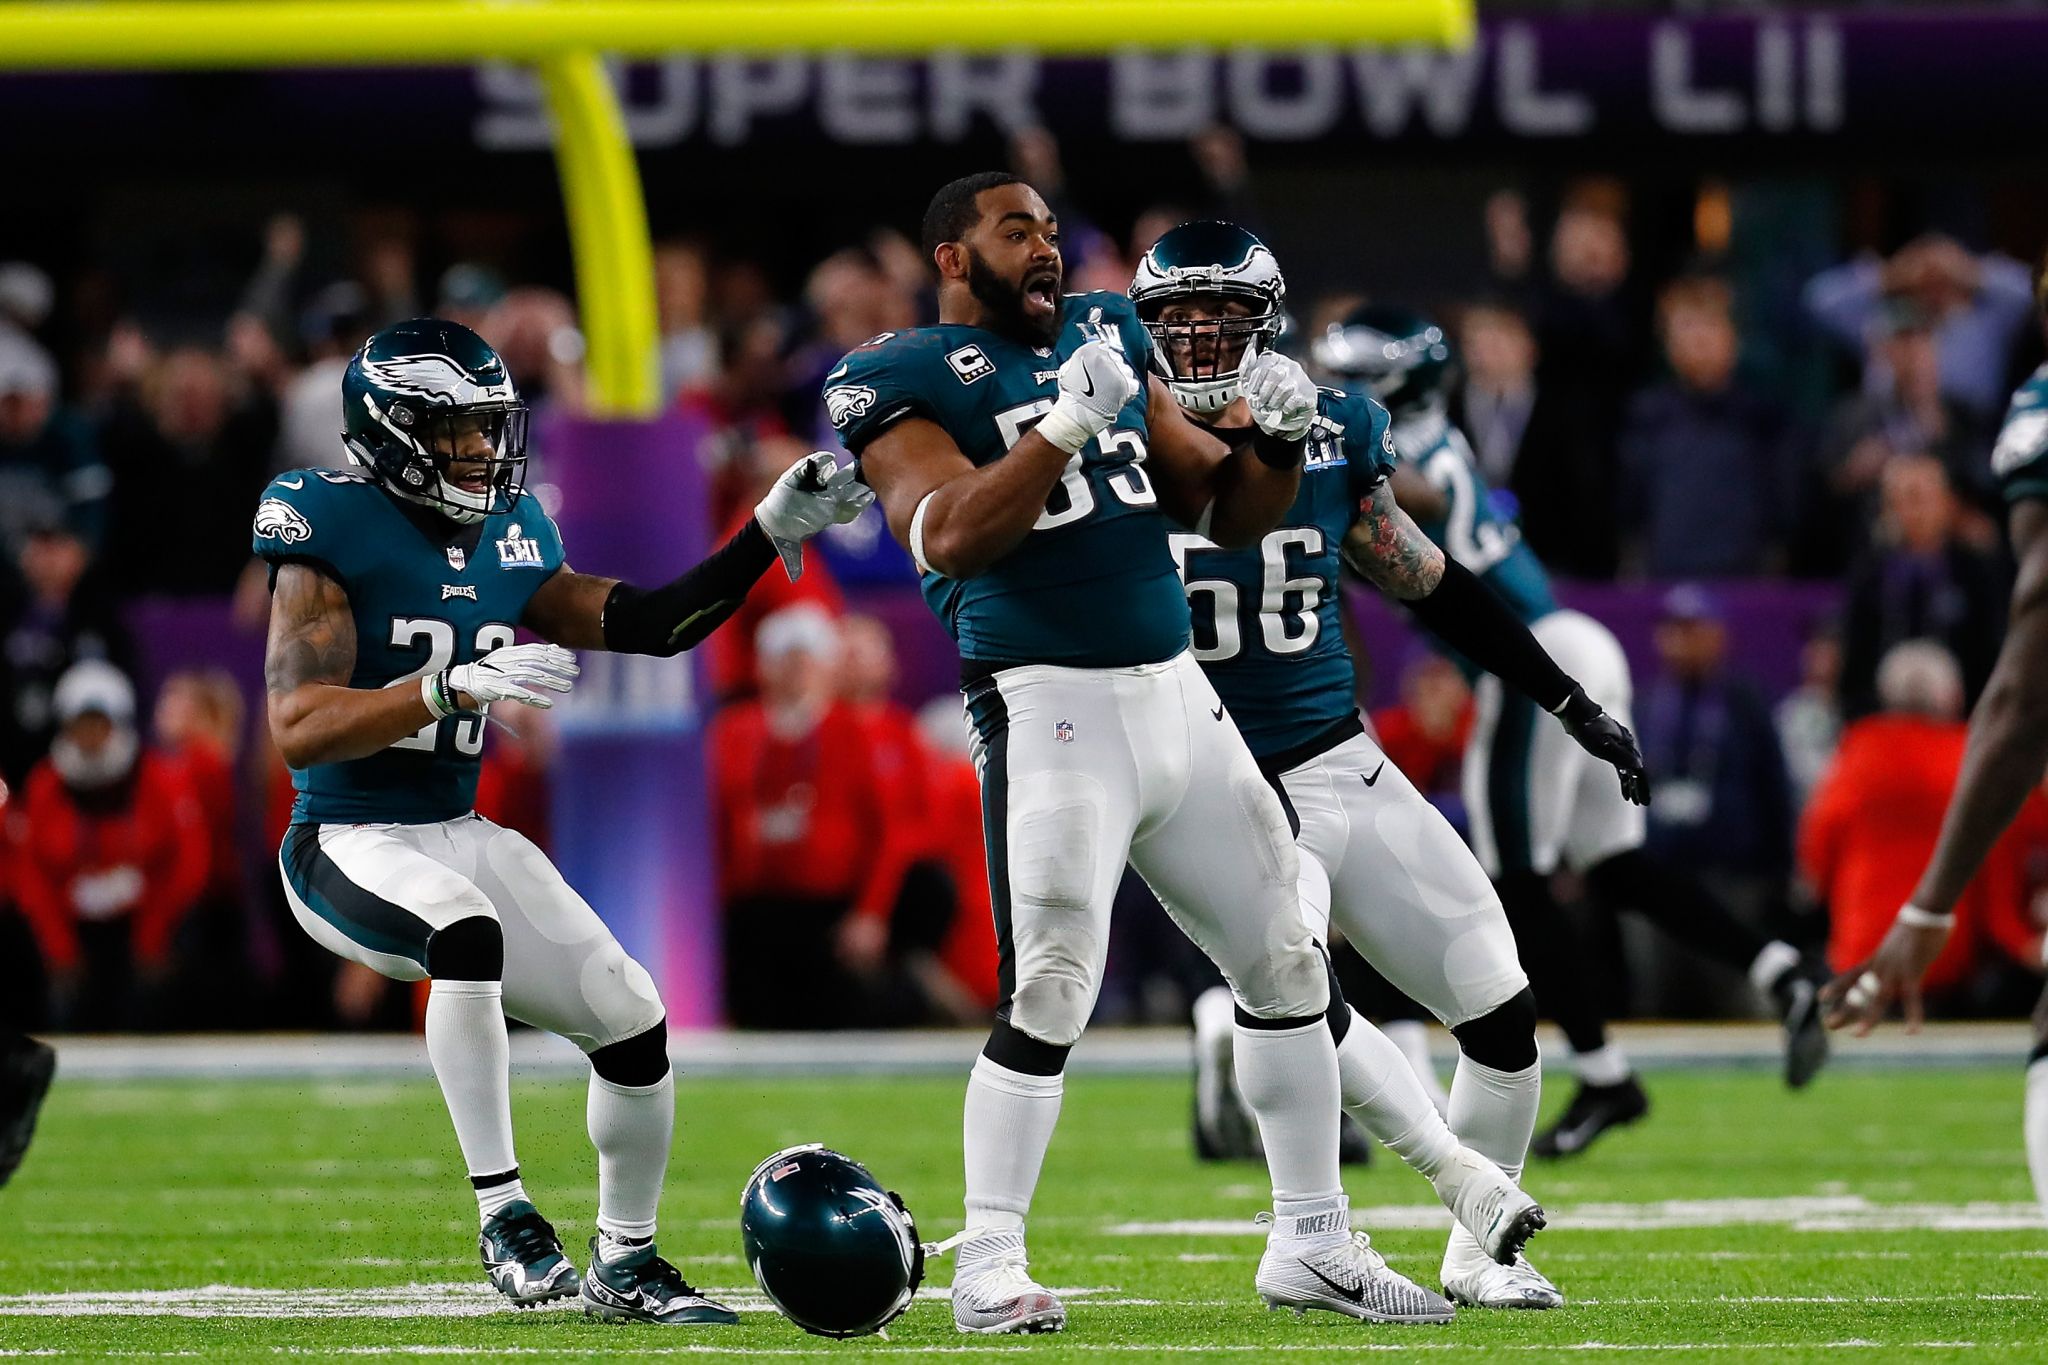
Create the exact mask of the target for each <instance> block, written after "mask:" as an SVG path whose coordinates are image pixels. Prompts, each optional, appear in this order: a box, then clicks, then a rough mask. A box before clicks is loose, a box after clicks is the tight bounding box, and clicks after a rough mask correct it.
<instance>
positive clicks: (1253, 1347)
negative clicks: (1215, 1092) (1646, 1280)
mask: <svg viewBox="0 0 2048 1365" xmlns="http://www.w3.org/2000/svg"><path fill="white" fill-rule="evenodd" d="M615 1342H616V1337H615V1336H612V1337H610V1338H609V1339H608V1340H607V1341H606V1343H605V1345H604V1347H603V1348H602V1349H603V1354H605V1355H607V1356H825V1355H830V1354H831V1353H833V1352H835V1351H838V1350H841V1349H842V1348H841V1347H840V1346H839V1345H838V1343H825V1342H821V1343H819V1344H818V1345H815V1346H718V1345H713V1344H710V1343H689V1344H685V1345H680V1346H635V1345H631V1344H626V1345H618V1344H614V1343H615ZM1076 1344H1077V1345H1079V1343H1076ZM1976 1348H1977V1343H1976V1342H1972V1341H1872V1340H1868V1339H1865V1338H1862V1337H1851V1338H1848V1339H1846V1340H1843V1341H1796V1342H1783V1341H1725V1340H1723V1341H1668V1342H1615V1341H1578V1342H1552V1343H1542V1344H1539V1343H1535V1342H1415V1343H1414V1344H1412V1345H1411V1344H1406V1343H1401V1342H1392V1341H1359V1342H1346V1343H1344V1344H1342V1345H1338V1344H1336V1343H1333V1342H1319V1343H1311V1342H1261V1343H1249V1342H1215V1343H1195V1342H1170V1343H1169V1342H1159V1343H1148V1342H1142V1341H1114V1342H1097V1341H1091V1342H1087V1343H1085V1349H1086V1350H1087V1351H1089V1352H1090V1353H1102V1354H1109V1353H1118V1354H1160V1355H1249V1354H1254V1353H1256V1354H1261V1355H1265V1354H1272V1355H1295V1354H1303V1353H1308V1352H1320V1353H1329V1352H1332V1351H1343V1352H1346V1353H1358V1354H1374V1355H1388V1354H1401V1353H1404V1352H1423V1351H1427V1352H1431V1353H1435V1354H1443V1353H1447V1352H1451V1353H1455V1352H1465V1353H1468V1354H1472V1355H1482V1356H1490V1355H1497V1354H1551V1353H1557V1352H1572V1353H1584V1354H1588V1355H1631V1354H1638V1353H1650V1354H1660V1355H1661V1354H1669V1353H1671V1352H1715V1353H1727V1352H1731V1351H1742V1352H1764V1351H1777V1352H1784V1351H1914V1350H1918V1351H1970V1350H1975V1349H1976ZM1045 1349H1046V1347H1045V1346H1044V1345H1043V1344H1038V1343H1026V1342H1014V1343H1007V1342H1006V1343H997V1342H988V1343H975V1344H967V1345H959V1346H922V1345H917V1346H913V1345H903V1346H898V1345H894V1344H879V1345H874V1346H870V1347H868V1348H867V1350H866V1352H865V1353H866V1354H872V1355H918V1356H928V1355H935V1356H988V1355H1023V1354H1033V1353H1039V1354H1042V1353H1043V1351H1044V1350H1045ZM270 1353H271V1354H272V1355H275V1356H323V1357H325V1356H475V1355H491V1356H518V1357H521V1358H528V1359H549V1358H557V1357H570V1356H574V1357H584V1356H589V1355H590V1354H592V1348H591V1347H588V1346H583V1347H576V1346H560V1347H543V1346H502V1345H495V1344H494V1345H491V1346H488V1347H485V1346H458V1345H439V1344H436V1345H429V1344H424V1343H422V1344H407V1343H394V1344H391V1345H384V1346H273V1347H271V1348H270ZM76 1354H78V1352H77V1351H75V1350H50V1349H45V1350H33V1351H9V1350H0V1357H15V1356H55V1355H76ZM94 1354H96V1355H100V1356H116V1357H124V1358H137V1359H151V1360H155V1359H171V1358H185V1357H191V1356H197V1355H200V1354H203V1353H202V1352H198V1351H99V1352H94Z"/></svg>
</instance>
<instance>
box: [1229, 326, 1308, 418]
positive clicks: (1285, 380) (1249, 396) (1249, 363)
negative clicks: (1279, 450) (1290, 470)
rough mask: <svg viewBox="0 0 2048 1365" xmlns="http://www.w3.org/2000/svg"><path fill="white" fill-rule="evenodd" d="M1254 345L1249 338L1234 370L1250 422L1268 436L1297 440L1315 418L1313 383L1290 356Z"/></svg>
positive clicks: (1253, 341)
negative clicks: (1249, 412)
mask: <svg viewBox="0 0 2048 1365" xmlns="http://www.w3.org/2000/svg"><path fill="white" fill-rule="evenodd" d="M1257 348H1258V339H1257V338H1253V339H1252V341H1251V342H1249V343H1248V344H1247V345H1246V348H1245V357H1244V360H1243V362H1242V366H1241V368H1240V369H1239V370H1238V375H1239V382H1240V387H1241V388H1242V389H1243V391H1244V401H1245V404H1246V406H1248V407H1250V408H1251V410H1252V421H1254V422H1256V423H1257V424H1258V427H1259V430H1260V431H1263V432H1265V433H1266V434H1267V435H1268V436H1275V437H1278V438H1279V439H1280V440H1283V441H1299V440H1300V439H1301V438H1302V437H1304V436H1306V435H1308V429H1309V426H1310V425H1311V424H1312V423H1313V422H1314V421H1315V419H1316V383H1315V381H1314V380H1313V379H1310V378H1309V377H1308V371H1307V370H1304V369H1302V368H1301V365H1300V364H1299V363H1298V362H1296V361H1295V360H1294V359H1293V358H1291V357H1289V356H1284V355H1281V354H1280V353H1279V352H1278V351H1261V350H1259V349H1257Z"/></svg>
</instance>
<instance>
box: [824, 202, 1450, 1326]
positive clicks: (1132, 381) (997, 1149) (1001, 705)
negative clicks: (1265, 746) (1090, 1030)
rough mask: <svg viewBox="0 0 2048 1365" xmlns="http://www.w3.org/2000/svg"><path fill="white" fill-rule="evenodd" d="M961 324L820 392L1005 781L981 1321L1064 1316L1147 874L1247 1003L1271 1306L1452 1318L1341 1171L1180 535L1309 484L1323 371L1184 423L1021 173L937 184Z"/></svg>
mask: <svg viewBox="0 0 2048 1365" xmlns="http://www.w3.org/2000/svg"><path fill="white" fill-rule="evenodd" d="M923 236H924V247H925V251H926V254H927V256H928V258H929V259H930V260H931V261H932V263H933V264H934V265H935V266H936V267H937V269H938V273H939V276H940V284H939V317H940V322H939V325H937V326H934V327H920V328H915V329H912V330H908V331H903V332H898V333H891V334H884V335H882V336H879V337H876V338H874V339H873V340H872V341H870V342H868V343H867V344H866V345H864V346H861V347H859V348H857V349H856V350H854V351H853V352H852V353H851V354H850V355H848V356H847V357H846V360H845V362H844V363H843V364H841V365H840V366H839V367H838V368H837V369H835V370H834V371H832V373H831V374H830V375H829V376H828V377H827V379H826V384H825V390H824V399H825V403H826V406H827V410H828V411H829V412H830V414H831V416H832V419H833V421H834V423H835V424H836V425H837V427H838V429H839V434H840V437H841V439H842V440H844V441H845V442H846V445H847V447H848V449H850V450H852V451H853V452H854V454H855V455H856V457H857V458H858V460H859V462H860V467H861V470H862V477H863V478H864V479H865V480H866V481H867V482H868V483H869V484H871V485H872V486H873V487H874V489H875V492H876V494H877V495H878V496H879V497H880V498H881V500H882V504H883V507H884V510H885V511H886V512H887V514H888V520H889V527H890V530H891V532H892V533H893V534H894V535H895V536H896V538H897V539H898V540H899V541H900V542H901V543H902V544H903V545H904V546H905V547H906V548H907V549H908V550H909V552H910V554H911V557H912V559H913V560H914V561H915V562H916V564H917V567H918V569H919V571H920V572H921V574H922V575H923V584H924V592H925V597H926V599H927V601H928V602H929V603H930V604H931V606H932V609H933V610H934V611H935V612H936V613H937V614H938V616H939V618H940V619H941V621H943V622H944V623H945V625H946V627H947V629H948V630H949V631H950V632H951V633H952V635H953V638H954V639H955V640H956V641H957V642H958V644H959V648H960V656H961V661H962V666H963V673H964V675H965V688H966V693H967V710H968V713H969V716H970V718H971V721H972V726H973V732H974V750H975V756H976V760H977V766H978V767H979V769H980V775H981V781H982V794H983V805H984V813H985V821H986V826H987V835H988V851H989V881H990V891H991V895H992V900H993V904H994V911H995V919H996V931H997V937H998V942H999V946H1000V959H999V961H1000V981H1001V1004H1000V1007H999V1009H998V1011H997V1019H996V1022H995V1025H994V1027H993V1028H992V1030H991V1032H990V1035H989V1040H988V1043H987V1044H986V1046H985V1047H984V1049H983V1051H982V1054H981V1056H980V1058H979V1059H978V1060H977V1061H976V1063H975V1066H974V1070H973V1073H972V1075H971V1076H970V1078H969V1080H968V1086H967V1100H966V1114H965V1120H964V1148H965V1152H964V1155H965V1162H966V1192H967V1200H966V1204H967V1217H966V1227H965V1229H964V1231H963V1232H962V1234H961V1235H960V1237H959V1238H958V1239H956V1241H957V1243H958V1244H959V1256H960V1259H959V1262H958V1265H957V1267H956V1270H955V1274H954V1277H953V1287H952V1303H953V1318H954V1322H955V1324H956V1325H957V1326H958V1327H960V1329H961V1330H963V1331H968V1332H983V1333H1004V1332H1042V1331H1057V1330H1059V1329H1060V1328H1061V1327H1063V1326H1064V1325H1065V1322H1066V1309H1065V1306H1064V1305H1063V1304H1062V1303H1061V1302H1060V1300H1059V1298H1058V1296H1057V1295H1055V1294H1053V1293H1052V1292H1051V1291H1050V1290H1048V1289H1046V1288H1045V1287H1044V1286H1043V1285H1041V1284H1039V1283H1038V1282H1037V1281H1036V1280H1035V1279H1033V1277H1032V1276H1031V1274H1030V1271H1029V1265H1028V1260H1027V1255H1026V1247H1025V1217H1026V1215H1027V1214H1028V1213H1029V1211H1030V1206H1031V1196H1032V1192H1033V1189H1034V1187H1035V1186H1036V1185H1037V1182H1038V1175H1039V1169H1040V1166H1041V1163H1042V1162H1043V1160H1044V1156H1045V1152H1046V1148H1047V1146H1048V1144H1049V1143H1050V1142H1051V1140H1052V1132H1053V1126H1054V1124H1055V1122H1056V1120H1057V1118H1058V1115H1059V1109H1060V1097H1061V1091H1062V1083H1061V1075H1062V1072H1063V1071H1064V1069H1065V1066H1066V1060H1067V1055H1068V1053H1069V1051H1070V1050H1071V1049H1072V1047H1073V1044H1074V1042H1075V1040H1076V1039H1077V1038H1079V1037H1080V1035H1081V1031H1082V1029H1083V1027H1084V1026H1085V1025H1086V1023H1087V1021H1088V1016H1089V1013H1090V1011H1091V1010H1092V1009H1093V1007H1094V1004H1095V998H1096V993H1097V991H1098V990H1099V989H1100V987H1101V983H1102V970H1103V964H1104V956H1105V953H1106V952H1107V949H1108V944H1109V922H1108V921H1109V913H1110V903H1111V899H1112V897H1113V895H1114V893H1115V890H1116V885H1117V882H1118V879H1119V878H1120V876H1121V875H1122V872H1123V869H1124V865H1125V863H1126V862H1127V861H1128V862H1129V863H1130V864H1132V865H1134V866H1135V867H1136V868H1137V869H1138V871H1139V872H1140V873H1141V874H1143V875H1144V877H1145V878H1146V880H1147V881H1148V882H1149V883H1150V884H1151V886H1152V888H1153V890H1154V891H1155V892H1157V893H1158V895H1159V898H1160V900H1161V901H1162V902H1163V903H1164V904H1165V905H1166V907H1167V909H1168V910H1169V912H1170V913H1172V914H1173V916H1174V917H1175V919H1176V920H1177V921H1178V922H1179V923H1180V924H1181V925H1182V927H1183V928H1185V929H1186V930H1187V932H1188V934H1189V935H1190V937H1192V938H1193V939H1194V941H1195V942H1196V943H1197V944H1199V945H1200V946H1201V947H1202V948H1203V950H1204V951H1205V952H1207V953H1208V954H1209V956H1210V957H1211V958H1212V959H1213V960H1214V961H1215V963H1216V965H1217V967H1218V968H1219V969H1220V970H1221V971H1222V973H1223V975H1224V977H1225V979H1226V980H1227V981H1228V982H1229V983H1230V986H1231V990H1232V993H1233V995H1234V996H1235V1000H1236V1011H1237V1014H1236V1020H1237V1023H1236V1032H1237V1058H1238V1066H1237V1070H1238V1076H1239V1079H1240V1083H1241V1087H1242V1090H1243V1093H1244V1095H1245V1098H1246V1100H1247V1102H1248V1103H1249V1105H1250V1106H1251V1108H1252V1109H1253V1111H1254V1112H1255V1113H1256V1114H1257V1115H1258V1120H1259V1125H1260V1129H1261V1131H1262V1133H1263V1135H1264V1138H1265V1148H1266V1156H1267V1165H1268V1170H1269V1173H1270V1175H1271V1177H1272V1185H1273V1197H1274V1209H1273V1213H1274V1218H1273V1229H1272V1234H1271V1236H1270V1237H1269V1239H1268V1241H1267V1245H1266V1250H1265V1254H1264V1255H1263V1256H1262V1257H1261V1259H1260V1262H1259V1268H1258V1272H1257V1276H1256V1281H1255V1283H1256V1287H1257V1290H1258V1293H1259V1294H1260V1296H1261V1297H1262V1298H1264V1299H1265V1301H1266V1302H1267V1303H1268V1304H1270V1305H1273V1306H1275V1307H1292V1308H1299V1309H1308V1308H1320V1309H1328V1310H1331V1311H1335V1312H1339V1313H1344V1314H1347V1315H1349V1316H1352V1317H1356V1318H1362V1319H1369V1320H1373V1321H1382V1322H1441V1321H1444V1320H1445V1319H1446V1318H1448V1317H1449V1316H1450V1314H1451V1312H1452V1309H1451V1306H1450V1305H1449V1304H1448V1303H1447V1302H1445V1301H1444V1300H1443V1299H1442V1298H1440V1297H1439V1296H1438V1295H1436V1294H1434V1293H1431V1292H1429V1291H1427V1290H1425V1289H1422V1288H1421V1287H1420V1286H1417V1285H1415V1284H1413V1283H1411V1282H1410V1281H1409V1280H1407V1279H1406V1278H1404V1277H1403V1276H1401V1275H1399V1274H1398V1273H1396V1272H1395V1271H1393V1270H1392V1269H1391V1268H1389V1267H1388V1266H1387V1265H1386V1263H1385V1262H1384V1261H1383V1260H1382V1259H1381V1258H1380V1257H1379V1255H1378V1253H1376V1252H1374V1251H1372V1250H1371V1249H1370V1247H1369V1246H1368V1245H1367V1244H1366V1243H1365V1240H1364V1238H1363V1236H1362V1234H1361V1235H1354V1234H1353V1232H1352V1229H1351V1226H1350V1215H1349V1211H1348V1207H1347V1204H1346V1201H1345V1198H1344V1193H1343V1185H1342V1182H1341V1180H1340V1178H1339V1173H1338V1168H1337V1133H1338V1127H1337V1125H1338V1106H1337V1093H1336V1091H1337V1085H1336V1080H1337V1078H1336V1063H1335V1059H1334V1057H1333V1055H1332V1044H1331V1038H1330V1032H1329V1030H1328V1029H1327V1028H1326V1027H1325V1026H1324V1024H1323V1018H1322V1016H1323V1014H1324V1012H1325V1010H1326V1008H1327V1006H1328V1002H1329V995H1328V985H1327V979H1326V978H1327V973H1326V969H1325V966H1324V962H1323V958H1322V955H1321V954H1320V953H1319V952H1318V951H1317V948H1316V945H1315V943H1314V941H1313V939H1312V938H1311V936H1310V934H1309V932H1308V928H1307V926H1306V925H1305V924H1304V923H1303V921H1302V916H1301V909H1300V905H1299V902H1298V900H1297V898H1296V896H1295V891H1294V881H1295V851H1294V844H1293V841H1292V839H1290V838H1289V834H1288V827H1287V819H1286V815H1285V813H1284V812H1283V811H1282V810H1281V807H1280V803H1279V801H1278V799H1277V798H1276V797H1275V796H1274V795H1273V793H1272V791H1271V790H1270V789H1269V788H1268V787H1267V786H1266V784H1265V782H1264V781H1263V779H1262V778H1261V777H1260V776H1259V770H1258V765H1257V764H1256V763H1255V762H1253V760H1252V756H1251V753H1250V751H1249V750H1247V749H1246V748H1245V743H1244V740H1243V738H1242V737H1241V736H1240V735H1239V734H1238V732H1237V729H1236V727H1235V726H1234V725H1232V724H1231V721H1230V718H1229V716H1228V715H1227V713H1226V712H1225V709H1224V706H1223V703H1222V702H1221V701H1219V700H1218V699H1217V696H1216V693H1215V690H1214V689H1213V688H1212V687H1211V686H1210V685H1209V683H1208V680H1207V679H1206V678H1205V677H1204V676H1203V674H1202V670H1201V667H1200V666H1199V665H1198V664H1197V663H1196V662H1195V661H1194V660H1193V658H1192V657H1190V655H1189V653H1188V608H1187V599H1186V597H1185V596H1184V595H1183V594H1182V592H1181V589H1180V581H1179V579H1178V577H1177V576H1176V575H1175V573H1174V567H1173V557H1172V555H1171V553H1170V552H1169V550H1168V547H1167V536H1168V534H1169V531H1170V530H1171V529H1172V528H1173V527H1175V526H1178V527H1182V528H1186V529H1199V530H1202V531H1203V532H1205V533H1206V534H1207V535H1208V536H1209V537H1210V538H1211V539H1213V540H1215V541H1217V542H1218V543H1220V544H1229V545H1244V544H1252V543H1255V542H1257V541H1258V539H1259V538H1260V537H1262V536H1263V535H1265V534H1266V532H1267V531H1269V530H1270V529H1271V528H1272V527H1273V525H1274V524H1275V523H1276V522H1277V521H1278V520H1279V518H1280V516H1281V514H1282V513H1283V512H1285V510H1286V509H1287V507H1288V505H1289V504H1290V503H1292V502H1293V501H1294V497H1295V493H1296V491H1297V488H1298V486H1299V482H1300V476H1301V463H1302V458H1303V454H1304V441H1305V439H1306V437H1307V436H1308V435H1309V429H1310V426H1311V424H1312V423H1313V421H1314V418H1315V387H1314V385H1312V384H1311V383H1310V382H1309V380H1308V377H1307V375H1306V374H1304V373H1303V372H1302V370H1301V367H1300V366H1299V365H1296V364H1295V363H1294V362H1292V361H1290V360H1287V359H1285V358H1284V357H1280V356H1277V355H1273V354H1272V353H1270V352H1267V353H1262V354H1261V355H1260V356H1259V357H1257V358H1256V359H1255V360H1254V361H1253V362H1252V363H1251V364H1250V365H1248V366H1247V367H1246V374H1245V377H1244V386H1245V389H1246V395H1247V404H1248V407H1249V409H1250V414H1251V423H1252V425H1253V426H1254V427H1255V428H1256V431H1255V434H1254V435H1253V436H1252V438H1251V440H1250V441H1249V442H1248V443H1246V445H1245V446H1244V447H1243V448H1241V449H1239V450H1237V451H1234V452H1233V451H1231V450H1229V449H1227V448H1226V447H1225V446H1224V445H1223V444H1222V443H1221V442H1219V441H1217V440H1216V439H1215V438H1214V437H1211V436H1209V435H1207V434H1205V433H1203V432H1201V431H1198V430H1197V429H1196V428H1195V427H1193V426H1192V425H1190V424H1189V423H1188V421H1187V420H1186V419H1185V418H1184V417H1182V416H1181V414H1180V412H1179V410H1178V408H1177V407H1176V406H1175V404H1174V403H1173V400H1172V399H1171V397H1169V396H1168V394H1167V392H1166V389H1165V386H1164V385H1163V384H1161V383H1159V382H1158V381H1157V380H1156V379H1141V378H1140V376H1143V375H1146V374H1147V372H1148V370H1149V368H1150V354H1151V350H1152V340H1151V336H1150V335H1149V334H1148V333H1147V332H1146V330H1145V329H1144V327H1143V326H1142V325H1140V323H1139V321H1138V318H1137V315H1136V314H1135V313H1134V312H1133V311H1132V308H1131V304H1130V301H1129V300H1128V299H1126V298H1125V297H1124V296H1123V295H1121V294H1113V293H1099V294H1079V295H1071V296H1063V294H1062V292H1061V286H1062V283H1063V276H1062V270H1061V259H1060V247H1059V225H1058V223H1057V222H1056V221H1055V220H1054V218H1053V216H1052V214H1051V211H1050V210H1048V209H1047V207H1046V205H1045V201H1044V200H1043V199H1042V198H1040V197H1039V195H1038V194H1037V193H1036V192H1035V191H1034V190H1033V189H1032V188H1031V187H1030V186H1028V185H1026V184H1023V183H1022V182H1020V181H1018V180H1017V179H1016V178H1015V177H1013V176H1008V175H1003V174H999V173H988V174H982V175H976V176H968V177H965V178H963V179H960V180H957V181H954V182H953V183H951V184H949V185H947V186H945V187H944V188H942V189H941V190H940V191H939V192H938V194H937V195H935V196H934V197H933V199H932V202H931V204H930V207H929V208H928V209H927V211H926V214H925V220H924V233H923Z"/></svg>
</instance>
